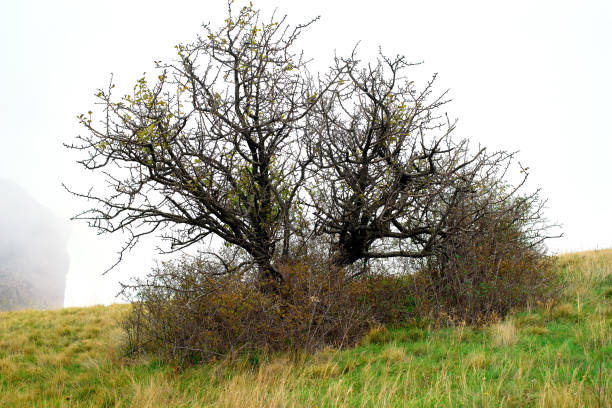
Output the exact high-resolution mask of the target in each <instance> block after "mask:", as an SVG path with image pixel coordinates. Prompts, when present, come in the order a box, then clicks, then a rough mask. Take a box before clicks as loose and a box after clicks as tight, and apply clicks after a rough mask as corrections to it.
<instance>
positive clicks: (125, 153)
mask: <svg viewBox="0 0 612 408" xmlns="http://www.w3.org/2000/svg"><path fill="white" fill-rule="evenodd" d="M313 21H314V20H313ZM311 23H312V21H311V22H310V23H307V24H304V25H298V26H296V27H290V26H289V25H288V24H286V23H285V18H280V19H279V21H276V20H275V17H274V16H272V18H271V19H270V21H267V22H262V21H260V14H259V12H258V11H255V10H253V9H252V8H251V7H244V8H243V9H241V10H240V12H239V13H238V14H237V15H235V16H234V14H233V11H232V8H231V2H230V3H229V7H228V19H227V20H225V24H224V25H223V26H222V27H221V28H220V29H218V30H213V29H212V28H210V27H209V26H204V30H205V35H204V36H203V37H199V38H198V39H197V41H196V42H194V43H193V44H189V45H179V46H177V47H176V48H177V52H178V56H179V59H178V61H176V62H175V63H171V64H162V63H157V62H156V64H157V68H159V70H160V75H159V76H158V78H157V81H156V83H155V84H154V85H149V83H148V82H147V80H146V78H144V77H143V78H142V79H140V80H139V81H138V82H137V84H136V86H135V87H134V92H133V94H132V95H126V96H123V97H122V98H120V99H119V100H117V99H116V98H115V97H114V95H113V93H112V92H113V88H114V84H113V83H112V80H111V84H110V86H109V87H108V89H106V90H102V89H100V90H99V93H98V94H97V96H98V98H99V100H100V101H101V103H102V105H103V106H104V117H103V119H102V120H101V121H100V122H99V123H98V122H96V121H94V119H93V117H92V112H89V114H88V115H81V116H80V121H81V123H82V124H84V125H85V127H86V129H87V131H88V132H87V134H86V135H85V136H80V137H79V139H80V141H81V142H82V143H81V144H79V145H72V146H69V147H71V148H73V149H79V150H82V151H84V152H86V153H87V157H86V158H85V159H83V160H81V161H79V163H80V164H82V165H83V166H84V167H85V168H87V169H89V170H95V171H103V172H104V174H106V178H107V181H108V184H109V186H110V188H111V189H112V193H111V194H98V193H94V192H91V191H90V192H89V193H86V194H81V193H76V192H75V194H76V195H78V196H81V197H85V198H87V199H90V200H93V201H95V202H96V203H97V204H96V206H94V208H92V209H89V210H88V211H85V212H84V213H82V214H80V215H78V216H77V217H76V218H78V219H86V220H88V221H89V222H90V223H91V225H92V226H94V227H96V228H98V229H99V230H100V231H101V232H115V231H119V230H122V231H127V232H128V233H129V234H130V236H131V238H130V240H129V241H128V242H127V245H126V246H125V248H124V250H125V249H127V248H130V247H132V246H133V245H135V244H136V243H137V242H138V239H139V238H140V237H141V236H143V235H146V234H150V233H153V232H155V231H158V230H161V229H164V228H167V227H171V228H170V230H171V232H170V233H168V232H165V233H164V235H163V236H164V238H165V239H167V240H169V241H170V244H171V250H178V249H181V248H185V247H187V246H189V245H192V244H194V243H197V242H201V241H202V239H203V238H205V237H207V236H209V235H210V234H213V235H215V236H217V237H220V238H221V239H222V240H224V241H225V242H226V243H228V244H230V245H231V244H233V245H237V246H238V247H239V248H242V249H243V250H244V251H246V252H247V253H248V255H250V257H251V258H252V260H253V261H254V263H255V264H257V265H258V266H259V269H260V272H261V273H262V274H263V276H265V277H266V278H272V279H274V280H277V281H279V280H281V279H282V277H281V275H280V274H279V272H278V271H277V269H276V267H275V265H274V263H273V259H274V258H279V257H288V256H289V251H290V237H291V234H292V231H293V229H294V226H295V225H298V224H299V219H298V218H299V217H300V216H301V214H298V209H297V208H296V197H297V195H298V192H299V190H300V188H301V186H302V184H303V181H304V178H305V175H306V167H307V165H308V164H309V163H310V162H311V158H310V157H309V155H308V150H307V149H306V148H305V146H304V145H303V142H302V141H301V139H300V132H303V129H304V125H305V117H306V116H307V115H308V114H309V112H310V111H311V110H312V108H313V106H315V105H316V103H317V101H318V99H319V98H320V96H321V95H324V94H325V93H326V91H327V88H328V86H329V85H326V84H324V83H322V82H320V81H315V80H314V79H313V78H312V77H311V76H310V74H309V73H308V71H307V61H306V60H304V58H303V56H302V54H301V53H299V54H297V53H295V52H294V51H293V48H292V47H293V44H294V43H295V41H296V39H297V38H298V36H299V35H300V33H301V32H302V30H303V29H304V28H305V27H308V26H309V25H310V24H311ZM122 253H123V251H122Z"/></svg>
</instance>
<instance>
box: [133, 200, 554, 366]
mask: <svg viewBox="0 0 612 408" xmlns="http://www.w3.org/2000/svg"><path fill="white" fill-rule="evenodd" d="M502 205H505V206H508V205H512V206H513V208H514V210H512V211H507V210H508V208H504V211H501V212H497V211H495V210H494V209H491V208H482V209H481V210H479V211H480V212H479V211H473V209H472V211H467V209H465V210H466V212H465V213H464V214H456V220H457V225H456V227H457V232H456V233H455V234H453V236H452V237H449V239H448V240H447V241H446V242H445V244H444V245H443V246H441V247H440V248H438V249H437V252H436V255H435V256H431V257H429V258H426V259H425V260H424V261H422V262H419V263H418V264H415V270H412V271H400V272H402V273H397V271H395V272H394V273H388V272H387V273H385V271H383V270H381V269H380V268H379V269H375V268H371V269H370V270H369V271H368V272H367V273H364V274H359V276H358V277H352V278H351V277H350V276H352V275H350V274H349V273H348V272H347V270H345V269H342V268H337V267H334V266H333V265H331V264H330V262H329V261H328V260H327V259H324V258H322V257H321V255H320V253H319V255H318V256H314V255H313V256H304V257H302V258H301V259H299V260H295V261H294V262H292V263H290V264H288V263H286V264H284V265H283V266H282V267H281V268H280V270H281V271H282V274H283V277H284V283H283V284H282V285H279V286H278V287H277V288H276V290H275V291H273V292H270V291H269V288H267V289H266V290H262V288H261V286H260V284H259V280H258V279H257V274H248V273H238V272H236V273H233V274H231V273H230V274H228V273H221V272H222V271H219V270H216V269H215V268H211V264H210V263H208V262H207V261H206V260H205V259H201V258H182V259H181V260H180V261H178V262H169V263H164V264H162V265H161V266H160V267H158V268H156V269H155V270H154V271H153V273H151V274H150V275H149V277H148V278H147V279H145V280H140V281H136V282H135V284H134V285H133V286H130V287H126V292H128V293H130V294H131V296H132V297H131V299H132V301H133V304H134V308H133V311H132V313H131V315H130V316H129V317H128V319H127V320H126V321H125V322H124V328H125V330H126V333H127V335H128V348H129V350H131V351H150V352H154V353H157V354H158V355H160V356H162V357H165V358H169V359H173V360H175V361H179V362H180V363H183V364H184V363H194V362H199V361H205V360H210V359H214V358H217V357H221V356H226V355H229V354H235V353H249V352H253V351H261V350H266V351H279V350H296V349H305V350H314V349H316V348H319V347H322V346H327V345H332V346H335V347H342V346H348V345H352V344H354V343H355V342H356V341H358V340H359V339H360V338H361V337H362V336H363V335H364V334H365V333H366V332H367V331H368V330H370V329H371V328H372V327H374V326H377V325H381V324H384V325H402V324H407V323H409V322H413V321H415V320H420V321H426V322H431V323H433V324H449V323H450V324H452V323H460V322H462V323H471V324H484V323H487V322H490V321H495V320H497V319H499V318H502V317H503V316H505V315H506V314H507V313H508V312H509V311H510V310H512V309H516V308H521V307H525V306H526V305H528V304H534V303H535V302H538V301H545V300H547V299H549V298H550V297H552V296H554V295H555V294H556V293H557V292H558V290H559V289H560V284H559V281H558V279H557V277H556V276H555V274H554V272H553V269H552V267H551V266H552V262H553V261H552V258H550V257H548V256H546V255H545V253H544V250H543V248H542V246H541V245H539V244H538V243H537V242H534V241H533V240H532V239H530V236H529V231H530V230H529V229H526V224H525V223H526V222H527V221H528V219H529V218H528V217H526V215H527V214H529V213H530V211H531V210H532V208H531V206H530V205H529V203H526V204H525V205H516V203H508V202H506V203H502ZM500 214H503V215H500Z"/></svg>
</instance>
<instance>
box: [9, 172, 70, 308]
mask: <svg viewBox="0 0 612 408" xmlns="http://www.w3.org/2000/svg"><path fill="white" fill-rule="evenodd" d="M68 263H69V258H68V225H67V222H64V221H62V220H60V219H59V218H57V217H56V216H54V215H53V214H52V213H51V211H50V210H49V209H47V208H46V207H44V206H42V205H41V204H39V203H38V202H37V201H36V200H34V198H32V197H31V196H30V195H28V194H27V193H26V192H25V191H24V190H23V189H22V188H20V187H19V186H18V185H16V184H15V183H13V182H11V181H9V180H5V179H0V310H15V309H51V308H59V307H62V306H63V305H64V291H65V288H66V273H67V272H68Z"/></svg>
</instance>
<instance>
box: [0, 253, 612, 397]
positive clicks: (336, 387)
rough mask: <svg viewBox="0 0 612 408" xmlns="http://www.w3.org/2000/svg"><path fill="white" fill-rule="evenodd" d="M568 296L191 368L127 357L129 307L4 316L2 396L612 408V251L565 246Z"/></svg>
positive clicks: (0, 322) (562, 266)
mask: <svg viewBox="0 0 612 408" xmlns="http://www.w3.org/2000/svg"><path fill="white" fill-rule="evenodd" d="M558 268H559V272H560V273H561V274H562V275H563V277H564V278H565V280H566V283H567V288H566V290H565V293H564V295H563V297H562V298H561V299H560V300H559V301H558V302H556V303H549V304H544V305H534V306H533V307H532V308H530V310H523V311H517V312H516V313H514V314H512V315H511V316H509V317H508V318H507V319H506V320H504V321H503V322H499V323H498V324H495V325H491V326H489V327H484V328H478V329H475V328H471V327H455V328H444V329H432V328H429V327H425V328H418V327H410V328H403V329H389V330H387V329H377V330H372V331H371V332H370V333H369V334H368V335H367V336H366V337H365V338H364V340H363V342H362V344H361V345H360V346H358V347H355V348H352V349H347V350H341V351H338V350H332V349H326V350H322V351H320V352H318V353H316V354H315V355H287V354H282V355H274V356H252V357H251V358H249V359H246V358H240V359H234V360H224V361H218V362H214V363H209V364H206V365H202V366H199V367H193V368H189V369H186V370H183V371H181V370H178V369H177V368H176V367H175V366H173V365H171V364H163V363H160V362H159V361H157V360H155V359H153V358H147V357H139V358H137V359H127V358H125V357H124V355H123V353H122V350H121V343H122V330H121V328H120V326H119V324H118V321H119V320H120V319H121V316H122V315H123V314H124V313H126V312H127V311H128V310H129V306H127V305H113V306H110V307H103V306H96V307H89V308H70V309H63V310H56V311H20V312H6V313H0V406H1V407H116V406H118V407H200V406H210V407H286V406H289V407H291V406H295V407H336V406H339V407H444V406H456V407H464V406H465V407H500V406H501V407H530V406H535V407H611V406H612V250H606V251H597V252H587V253H579V254H569V255H563V256H561V257H560V260H559V265H558Z"/></svg>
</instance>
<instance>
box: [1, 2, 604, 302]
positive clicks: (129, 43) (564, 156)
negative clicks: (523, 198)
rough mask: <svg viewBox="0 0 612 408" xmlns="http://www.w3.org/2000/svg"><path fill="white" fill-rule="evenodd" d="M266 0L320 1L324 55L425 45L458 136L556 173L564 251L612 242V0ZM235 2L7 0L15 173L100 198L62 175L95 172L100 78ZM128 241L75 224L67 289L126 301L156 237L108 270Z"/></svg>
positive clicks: (72, 206) (4, 92)
mask: <svg viewBox="0 0 612 408" xmlns="http://www.w3.org/2000/svg"><path fill="white" fill-rule="evenodd" d="M236 5H237V7H241V6H242V5H243V3H241V2H239V1H237V2H236ZM254 6H255V8H260V9H262V10H263V12H264V14H268V13H270V12H272V11H273V10H274V8H275V7H278V12H279V13H280V14H288V16H289V20H290V21H291V22H296V23H299V22H304V21H305V20H308V19H310V18H312V17H316V16H317V15H320V16H321V20H320V21H319V22H318V23H316V24H315V25H314V26H312V27H311V28H310V29H309V30H308V31H307V32H306V33H305V35H304V37H303V41H302V42H301V46H302V47H303V48H304V50H305V52H306V55H308V56H311V57H313V58H314V59H315V63H316V64H317V66H320V67H325V66H327V64H328V63H329V62H330V61H331V57H332V56H333V53H334V51H336V52H337V53H338V54H339V55H343V54H344V55H345V54H346V53H348V52H349V51H350V50H351V48H352V47H353V46H354V44H355V43H356V42H357V41H361V45H360V50H361V55H362V56H363V57H367V56H368V55H371V53H372V51H373V50H376V48H377V47H378V46H381V47H382V48H383V50H384V51H385V52H386V53H388V54H397V53H399V54H404V55H406V56H407V57H408V59H409V60H411V61H414V62H418V61H423V62H424V65H422V66H420V67H419V68H418V69H417V70H416V71H415V75H417V77H418V78H423V77H424V75H430V74H433V73H435V72H437V73H438V74H439V81H438V90H440V91H443V90H445V89H447V88H449V89H450V96H451V97H452V99H453V102H452V103H451V104H449V105H447V107H446V109H447V111H448V113H449V115H450V116H451V117H457V118H458V119H459V123H458V128H457V131H456V135H455V136H456V137H458V138H463V137H469V138H470V139H472V140H474V141H475V142H476V143H481V144H483V145H485V146H489V147H492V148H495V149H505V150H520V154H519V159H520V161H521V163H523V164H524V165H525V166H528V167H529V168H530V173H531V176H530V184H529V188H531V189H534V188H537V187H540V188H542V193H543V195H544V196H545V197H548V198H549V202H548V206H549V209H548V211H547V214H548V216H549V218H550V219H552V220H553V221H557V222H559V223H562V224H563V225H564V226H563V232H564V234H565V236H564V237H563V238H561V239H558V240H555V241H554V242H550V243H549V245H550V247H551V249H552V250H553V251H557V252H558V251H569V250H581V249H590V248H602V247H612V234H610V231H612V212H611V211H610V209H611V201H612V183H611V181H610V180H611V179H612V130H611V127H610V125H609V124H608V122H609V120H610V118H611V117H612V115H611V114H610V113H611V112H610V108H611V103H610V97H611V95H612V75H611V73H612V48H611V44H612V2H611V1H609V0H608V1H604V0H601V1H596V0H582V1H578V0H576V1H558V0H557V1H539V0H528V1H523V0H520V1H512V2H510V1H506V2H501V1H491V0H488V1H470V0H463V1H457V0H448V1H435V0H434V1H432V0H429V1H387V0H377V1H372V2H363V3H360V2H356V1H354V0H351V1H330V0H325V1H321V0H314V1H296V2H290V1H284V2H273V1H268V0H266V1H258V2H256V3H255V5H254ZM225 10H226V2H225V1H224V0H220V1H217V0H208V1H203V0H200V1H181V0H175V1H172V2H169V1H163V2H162V1H133V0H130V1H115V0H112V1H109V0H107V1H99V2H84V1H17V0H14V1H11V0H7V1H5V2H3V6H2V11H1V13H0V44H1V46H0V51H1V52H2V63H1V64H0V74H1V78H2V80H1V84H2V88H1V90H0V123H1V125H2V128H1V130H0V132H1V133H0V140H1V142H2V144H1V146H2V148H1V149H0V177H4V178H7V179H10V180H13V181H14V182H16V183H18V184H19V185H20V186H22V187H23V188H24V189H25V190H26V191H27V192H28V193H30V194H31V195H32V196H33V197H35V198H36V199H37V200H38V201H39V202H40V203H41V204H43V205H45V206H47V207H48V208H50V209H51V210H52V211H53V212H54V213H55V214H56V215H58V216H60V217H63V218H65V219H67V218H69V217H70V216H71V215H74V214H75V213H76V212H78V211H79V210H83V209H85V208H86V205H87V203H84V202H79V201H76V200H75V199H74V198H73V197H71V196H69V195H68V194H67V193H65V192H64V191H63V190H62V188H61V185H60V184H61V182H65V183H67V184H69V185H71V186H75V187H77V188H78V187H83V188H85V187H87V186H88V185H90V184H91V183H92V182H93V180H92V179H91V175H89V174H83V173H82V172H81V170H80V169H79V168H78V167H77V166H76V165H75V164H74V158H75V157H74V156H73V154H72V153H70V152H68V151H66V149H63V148H62V142H67V143H70V142H71V141H73V138H74V137H75V136H76V135H77V134H79V132H81V131H82V130H81V128H80V127H79V125H78V122H77V120H76V115H77V114H79V113H83V112H87V111H88V110H94V111H95V106H94V105H93V102H94V97H93V94H94V93H95V91H96V88H98V87H104V86H105V85H106V84H107V83H108V81H109V78H110V74H111V73H114V75H115V81H116V82H117V83H118V86H119V87H125V88H130V87H131V86H132V85H133V84H134V82H135V80H136V79H137V78H138V77H139V76H141V75H142V73H143V72H145V71H148V72H151V71H153V61H154V60H165V61H168V60H170V59H172V58H173V55H174V52H175V50H174V48H173V47H174V45H176V44H178V43H181V42H190V41H191V40H193V39H194V38H195V36H196V34H197V33H198V32H199V31H200V25H201V23H203V22H211V23H212V24H213V25H216V24H218V23H220V22H222V21H223V20H224V19H225V18H226V16H225ZM419 75H420V76H419ZM0 199H2V197H0ZM2 216H8V215H6V214H2ZM119 245H120V241H118V240H117V239H116V238H114V237H109V236H102V237H100V236H97V235H95V233H93V232H92V231H89V230H88V229H87V227H86V226H84V225H82V224H73V225H72V232H71V241H70V247H69V253H70V256H71V264H70V271H69V275H68V288H67V293H66V305H87V304H95V303H109V302H112V301H113V295H114V294H115V293H116V291H117V284H116V282H117V281H118V280H120V279H121V280H124V281H125V280H127V279H128V277H129V276H130V275H134V274H142V273H146V272H147V271H148V270H149V269H150V267H151V265H152V259H153V258H155V257H156V255H155V253H154V252H153V247H152V243H151V244H148V245H144V246H143V247H142V248H140V249H139V250H137V251H135V252H133V253H132V254H130V255H129V256H128V258H127V259H126V261H125V262H124V263H123V264H122V265H121V266H120V267H118V268H116V269H115V270H113V271H112V272H111V273H109V274H107V275H105V276H104V277H102V276H101V275H100V274H101V273H102V272H103V271H104V270H105V269H106V268H107V267H108V266H109V265H110V264H111V263H112V260H113V256H114V252H115V251H116V250H117V249H118V248H119Z"/></svg>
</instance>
